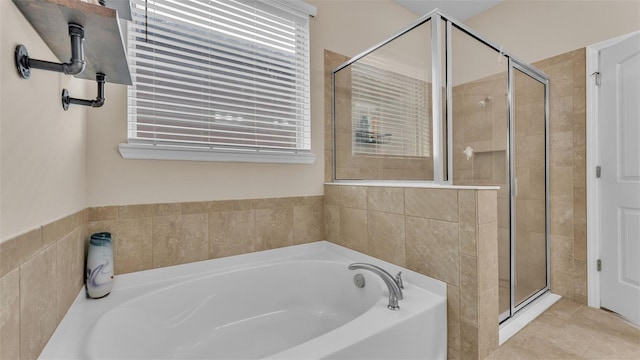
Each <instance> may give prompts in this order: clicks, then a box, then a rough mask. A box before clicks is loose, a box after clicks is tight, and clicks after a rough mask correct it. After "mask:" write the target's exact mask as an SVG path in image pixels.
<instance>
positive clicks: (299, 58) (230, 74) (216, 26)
mask: <svg viewBox="0 0 640 360" xmlns="http://www.w3.org/2000/svg"><path fill="white" fill-rule="evenodd" d="M131 4H132V15H133V21H131V22H130V23H129V29H128V42H129V43H128V48H129V59H130V69H131V72H132V77H133V86H130V87H129V103H128V109H129V118H128V137H129V143H134V144H149V145H168V146H176V147H180V148H197V149H223V150H225V151H228V150H236V149H237V150H250V151H286V152H308V151H309V150H310V148H311V134H310V112H309V30H308V15H307V14H302V13H299V12H297V11H295V10H293V9H291V8H288V7H286V6H282V4H281V3H277V2H266V1H244V0H238V1H235V0H221V1H209V0H146V1H145V0H132V2H131Z"/></svg>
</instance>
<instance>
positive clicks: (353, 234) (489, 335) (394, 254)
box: [325, 184, 498, 359]
mask: <svg viewBox="0 0 640 360" xmlns="http://www.w3.org/2000/svg"><path fill="white" fill-rule="evenodd" d="M496 209H497V208H496V191H495V190H457V189H424V188H401V187H377V186H376V187H366V186H347V185H332V184H326V185H325V226H326V229H325V232H326V235H327V240H328V241H331V242H333V243H336V244H338V245H341V246H345V247H348V248H351V249H354V250H356V251H359V252H363V253H365V254H368V255H371V256H374V257H376V258H379V259H382V260H385V261H388V262H391V263H394V264H397V265H399V266H403V267H407V268H408V269H411V270H413V271H417V272H419V273H422V274H424V275H427V276H430V277H433V278H435V279H438V280H442V281H444V282H446V283H447V327H448V329H447V331H448V334H447V336H448V358H449V359H484V358H485V357H487V356H488V355H489V354H490V353H491V352H492V351H493V350H495V349H496V348H497V347H498V281H497V278H498V275H497V274H498V255H497V234H496V231H497V220H496V215H497V210H496Z"/></svg>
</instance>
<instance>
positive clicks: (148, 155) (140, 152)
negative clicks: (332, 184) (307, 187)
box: [118, 144, 316, 164]
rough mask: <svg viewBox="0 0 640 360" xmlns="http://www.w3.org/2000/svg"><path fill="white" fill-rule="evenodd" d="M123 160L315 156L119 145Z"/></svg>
mask: <svg viewBox="0 0 640 360" xmlns="http://www.w3.org/2000/svg"><path fill="white" fill-rule="evenodd" d="M118 150H119V151H120V155H122V157H123V158H124V159H138V160H183V161H219V162H248V163H276V164H313V163H315V161H316V155H315V154H312V153H311V152H300V153H289V152H277V151H242V150H237V151H235V150H211V149H188V148H179V147H173V146H162V145H143V144H120V145H119V146H118Z"/></svg>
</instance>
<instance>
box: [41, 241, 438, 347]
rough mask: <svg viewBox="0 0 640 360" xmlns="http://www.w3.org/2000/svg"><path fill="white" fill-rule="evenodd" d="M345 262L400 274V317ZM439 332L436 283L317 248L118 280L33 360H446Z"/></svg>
mask: <svg viewBox="0 0 640 360" xmlns="http://www.w3.org/2000/svg"><path fill="white" fill-rule="evenodd" d="M352 262H368V263H372V264H375V265H378V266H380V267H382V268H384V269H386V270H387V271H389V272H390V273H392V274H395V273H396V272H397V271H400V270H401V271H402V272H403V278H404V281H405V289H404V299H403V300H400V301H399V305H400V310H398V311H391V310H388V309H387V304H388V292H387V287H386V285H384V283H383V281H382V280H381V279H380V278H379V277H378V276H376V275H375V274H373V273H371V272H369V271H363V270H358V271H351V270H348V269H347V265H348V264H350V263H352ZM356 273H361V274H363V275H364V276H365V279H366V285H365V287H364V288H357V287H356V286H355V285H354V283H353V277H354V275H355V274H356ZM446 329H447V324H446V285H445V284H444V283H443V282H440V281H437V280H434V279H431V278H428V277H425V276H423V275H420V274H418V273H415V272H413V271H409V270H406V269H402V268H399V267H397V266H395V265H392V264H389V263H386V262H384V261H380V260H377V259H374V258H372V257H369V256H366V255H363V254H360V253H358V252H354V251H351V250H348V249H345V248H343V247H340V246H337V245H334V244H331V243H328V242H324V241H322V242H317V243H313V244H305V245H298V246H292V247H287V248H282V249H275V250H268V251H262V252H258V253H252V254H246V255H240V256H233V257H228V258H223V259H216V260H209V261H202V262H197V263H191V264H185V265H179V266H172V267H167V268H161V269H154V270H149V271H142V272H138V273H132V274H126V275H119V276H117V277H116V280H115V283H114V288H113V291H112V293H111V294H110V295H109V296H107V297H106V298H103V299H97V300H96V299H87V298H86V297H85V295H84V290H83V291H82V292H81V293H80V294H79V295H78V297H77V298H76V300H75V302H74V303H73V305H72V306H71V309H70V310H69V312H68V313H67V315H66V316H65V318H64V319H63V320H62V322H61V323H60V325H59V326H58V328H57V329H56V331H55V333H54V334H53V336H52V337H51V339H50V340H49V342H48V343H47V345H46V347H45V349H44V350H43V352H42V354H40V357H41V358H44V359H71V358H79V359H92V358H95V359H98V358H108V359H118V358H120V359H122V358H128V359H132V358H136V359H142V358H145V359H159V358H180V359H185V358H200V359H204V358H206V359H445V358H446V349H447V338H446V334H447V330H446Z"/></svg>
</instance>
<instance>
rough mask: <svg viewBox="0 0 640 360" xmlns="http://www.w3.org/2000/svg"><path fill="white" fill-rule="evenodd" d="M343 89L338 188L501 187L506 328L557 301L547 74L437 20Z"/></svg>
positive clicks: (368, 64) (382, 47) (385, 52)
mask: <svg viewBox="0 0 640 360" xmlns="http://www.w3.org/2000/svg"><path fill="white" fill-rule="evenodd" d="M332 87H333V96H334V99H333V145H334V146H333V149H334V152H333V157H334V158H333V167H334V168H333V170H334V171H333V174H334V181H341V180H420V181H430V182H435V183H440V184H448V185H474V186H482V185H487V186H499V188H500V190H499V191H498V244H499V245H498V246H499V249H498V253H499V264H498V271H499V281H500V282H499V284H500V287H499V291H500V296H499V299H500V304H499V308H500V310H499V311H500V319H499V320H500V321H501V322H502V321H504V320H506V319H508V318H509V317H511V316H512V315H513V314H514V313H516V312H517V311H519V310H520V309H522V308H523V307H525V306H526V305H527V304H528V303H530V302H531V301H533V300H535V299H536V298H537V297H538V296H539V295H541V294H543V293H545V292H547V291H548V290H549V245H548V244H549V225H548V224H549V221H548V217H549V198H548V189H549V181H548V179H549V169H548V163H549V161H548V160H549V159H548V156H549V155H548V154H549V151H548V143H549V140H548V117H549V105H548V103H549V80H548V77H547V76H546V75H545V74H543V73H542V72H540V71H539V70H537V69H535V68H534V67H532V66H531V65H528V64H526V63H524V62H522V61H519V60H518V59H516V58H514V57H513V56H512V55H511V54H509V53H508V52H507V51H505V49H503V48H502V47H499V46H497V45H495V44H493V43H491V42H490V41H488V40H486V39H484V38H483V37H481V36H480V35H478V34H475V33H474V32H473V31H472V30H471V29H469V28H467V27H466V26H464V25H462V24H461V23H460V22H458V21H456V20H454V19H452V18H450V17H448V16H447V15H445V14H442V13H441V12H439V11H437V10H435V11H433V12H431V13H429V14H427V15H425V16H423V17H422V18H420V19H419V20H418V21H416V22H415V23H413V24H411V25H410V26H408V27H406V28H405V29H403V30H401V31H400V32H399V33H398V34H396V35H394V36H393V37H391V38H390V39H388V40H386V41H384V42H382V43H380V44H378V45H377V46H374V47H373V48H371V49H369V50H367V51H365V52H364V53H362V54H360V55H358V56H356V57H354V58H352V59H351V60H349V61H347V62H346V63H344V64H342V65H341V66H339V67H338V68H336V69H335V70H334V71H333V74H332Z"/></svg>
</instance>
